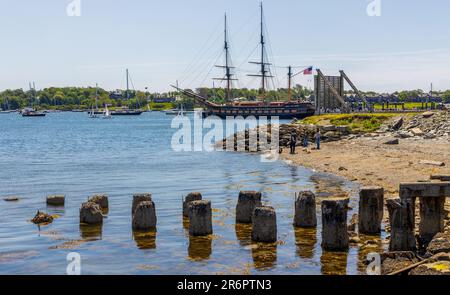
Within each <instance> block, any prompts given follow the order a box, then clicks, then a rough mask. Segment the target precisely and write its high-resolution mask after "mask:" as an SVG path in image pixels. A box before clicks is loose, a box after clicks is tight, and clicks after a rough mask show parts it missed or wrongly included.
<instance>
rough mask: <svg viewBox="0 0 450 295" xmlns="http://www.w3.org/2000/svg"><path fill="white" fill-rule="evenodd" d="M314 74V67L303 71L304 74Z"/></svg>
mask: <svg viewBox="0 0 450 295" xmlns="http://www.w3.org/2000/svg"><path fill="white" fill-rule="evenodd" d="M312 74H313V67H309V68H307V69H305V70H304V71H303V75H312Z"/></svg>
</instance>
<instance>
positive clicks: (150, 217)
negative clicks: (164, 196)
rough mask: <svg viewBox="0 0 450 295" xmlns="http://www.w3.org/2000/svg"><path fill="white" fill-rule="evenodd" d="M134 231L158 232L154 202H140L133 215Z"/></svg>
mask: <svg viewBox="0 0 450 295" xmlns="http://www.w3.org/2000/svg"><path fill="white" fill-rule="evenodd" d="M132 219H133V221H132V223H133V230H156V223H157V217H156V208H155V203H154V202H153V201H142V202H140V203H139V204H138V205H137V207H136V209H135V211H134V214H133V218H132Z"/></svg>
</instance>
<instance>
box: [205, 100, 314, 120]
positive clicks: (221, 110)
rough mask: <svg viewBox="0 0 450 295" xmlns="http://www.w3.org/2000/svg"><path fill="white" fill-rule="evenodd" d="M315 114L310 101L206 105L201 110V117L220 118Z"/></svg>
mask: <svg viewBox="0 0 450 295" xmlns="http://www.w3.org/2000/svg"><path fill="white" fill-rule="evenodd" d="M314 114H315V108H314V106H313V105H312V104H310V103H286V104H283V105H270V104H266V105H255V106H239V105H229V106H217V107H208V108H207V109H206V110H204V111H203V117H210V116H217V117H219V118H222V119H226V118H228V117H244V118H247V117H256V118H259V117H267V118H270V117H278V118H280V119H304V118H307V117H310V116H313V115H314Z"/></svg>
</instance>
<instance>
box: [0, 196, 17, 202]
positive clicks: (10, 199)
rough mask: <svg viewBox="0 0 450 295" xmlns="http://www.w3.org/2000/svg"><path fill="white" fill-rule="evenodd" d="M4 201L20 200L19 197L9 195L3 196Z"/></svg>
mask: <svg viewBox="0 0 450 295" xmlns="http://www.w3.org/2000/svg"><path fill="white" fill-rule="evenodd" d="M3 201H5V202H18V201H19V197H7V198H3Z"/></svg>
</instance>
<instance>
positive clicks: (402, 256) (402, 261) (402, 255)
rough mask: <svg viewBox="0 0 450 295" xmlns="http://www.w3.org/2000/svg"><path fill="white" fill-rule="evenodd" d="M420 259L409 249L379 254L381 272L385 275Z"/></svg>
mask: <svg viewBox="0 0 450 295" xmlns="http://www.w3.org/2000/svg"><path fill="white" fill-rule="evenodd" d="M419 261H420V260H419V258H418V257H417V256H416V254H414V252H409V251H399V252H387V253H383V254H381V274H383V275H387V274H390V273H393V272H396V271H399V270H402V269H404V268H407V267H409V266H412V265H413V264H416V263H418V262H419Z"/></svg>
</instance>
